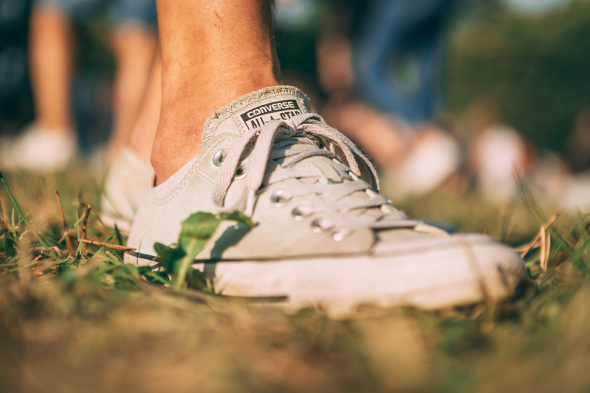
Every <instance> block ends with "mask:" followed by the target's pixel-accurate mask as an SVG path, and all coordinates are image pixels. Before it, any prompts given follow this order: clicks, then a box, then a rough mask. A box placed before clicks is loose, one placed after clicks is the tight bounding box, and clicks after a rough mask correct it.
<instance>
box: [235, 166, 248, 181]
mask: <svg viewBox="0 0 590 393" xmlns="http://www.w3.org/2000/svg"><path fill="white" fill-rule="evenodd" d="M247 173H248V171H245V170H244V169H243V168H242V167H241V166H239V167H238V169H236V174H235V175H234V179H235V180H241V179H243V178H245V177H246V174H247Z"/></svg>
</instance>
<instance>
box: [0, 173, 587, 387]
mask: <svg viewBox="0 0 590 393" xmlns="http://www.w3.org/2000/svg"><path fill="white" fill-rule="evenodd" d="M89 173H90V171H89V170H88V169H86V168H84V166H83V165H76V166H73V167H72V170H71V171H70V172H69V173H68V174H67V175H66V174H62V175H54V176H33V175H23V174H13V175H11V176H7V177H6V181H7V183H8V185H9V186H10V189H11V190H12V193H13V194H14V198H15V200H16V201H17V203H18V204H19V206H20V208H21V210H22V215H21V214H20V213H19V212H18V210H17V209H16V208H15V207H14V205H13V203H12V201H11V200H10V197H9V195H8V194H7V192H6V190H5V189H4V188H0V203H1V208H2V210H1V211H0V391H2V392H161V391H167V392H195V391H201V392H473V391H477V392H487V391H489V392H498V391H502V392H512V391H514V392H516V391H518V392H533V391H534V392H555V391H560V392H582V391H588V390H590V373H588V372H587V370H588V367H589V366H590V334H589V333H590V285H589V284H590V283H589V282H588V269H589V268H590V254H589V247H590V241H589V240H588V239H589V238H590V231H589V229H588V228H589V227H588V225H589V224H588V220H587V218H586V217H584V216H567V215H562V216H561V217H559V218H558V219H557V220H556V221H555V223H554V224H553V225H551V226H547V225H546V224H547V222H548V221H549V220H550V216H551V215H552V214H553V213H554V212H553V211H546V212H544V211H542V210H541V209H539V208H538V207H536V205H535V204H534V201H533V200H532V197H531V196H530V195H529V194H528V193H526V192H525V202H524V203H523V202H517V203H515V204H513V205H510V206H504V207H500V208H497V207H492V206H488V205H486V204H484V203H483V202H482V201H481V200H480V199H479V198H478V197H477V196H475V195H471V194H468V195H464V196H458V195H455V194H453V193H452V192H451V191H448V190H447V191H445V190H440V191H438V192H437V193H436V194H435V195H431V196H428V197H423V198H415V199H413V200H412V201H409V202H407V203H405V204H402V206H401V207H402V208H404V209H405V210H406V211H407V212H408V213H409V214H410V215H411V216H413V217H419V218H422V219H427V220H429V221H432V222H438V223H443V224H445V225H447V226H450V227H452V228H455V229H457V230H462V231H463V230H468V231H478V232H487V233H488V234H490V235H491V236H493V237H496V238H498V239H501V240H503V241H505V242H507V243H509V244H511V245H513V246H521V245H523V244H524V245H526V244H527V243H530V242H531V241H532V240H534V238H535V237H536V235H540V236H538V238H539V239H540V240H539V241H538V242H536V244H532V245H533V246H535V247H534V248H533V249H532V250H531V251H530V252H528V254H527V255H526V262H527V266H528V267H529V278H528V279H527V280H525V281H524V282H523V283H522V285H521V286H520V287H519V288H518V290H517V293H516V294H515V295H514V297H513V298H511V299H508V300H507V301H505V302H502V303H501V304H478V305H473V306H469V307H461V308H455V309H448V310H441V311H438V312H421V311H418V310H415V309H411V308H394V309H378V308H368V307H366V308H363V309H361V310H359V314H358V315H357V316H356V317H355V318H351V319H344V320H331V319H328V318H326V317H325V316H324V315H322V314H321V313H319V312H317V311H314V310H302V311H300V312H298V313H296V314H287V313H285V312H283V311H281V310H279V309H276V308H272V307H260V306H259V305H256V304H248V303H245V302H240V301H236V300H229V299H225V298H222V297H218V296H214V295H212V294H209V293H207V286H203V287H201V288H202V290H194V289H189V288H186V286H187V285H186V284H187V283H184V284H183V283H178V282H175V283H174V285H173V286H176V287H179V289H171V288H170V285H169V286H163V285H161V283H162V282H164V283H168V282H167V281H166V280H167V277H164V276H165V275H163V276H159V277H156V276H150V275H149V274H147V273H146V272H145V271H140V270H138V269H135V268H133V267H131V266H128V265H124V264H123V263H122V259H121V257H122V251H121V250H119V249H117V248H121V247H115V248H111V247H106V246H104V245H102V244H104V243H109V244H114V245H121V244H124V238H122V237H121V235H120V234H119V233H117V232H115V231H113V230H111V229H107V228H105V227H104V226H103V225H102V224H101V222H100V220H99V218H98V215H97V214H96V213H97V208H98V202H99V196H100V188H99V181H98V180H96V179H94V178H92V177H91V176H90V175H89ZM55 190H57V191H58V192H59V195H60V197H59V201H60V202H61V204H62V207H63V209H62V210H63V215H64V220H63V221H62V218H61V212H60V208H59V207H58V199H57V198H56V193H55ZM525 191H526V190H525ZM88 206H90V209H89V208H88ZM23 216H26V219H27V221H28V222H29V224H28V225H27V223H26V222H25V220H24V217H23ZM64 221H65V223H66V224H65V226H66V230H65V231H64V224H63V222H64ZM64 232H67V233H68V236H66V235H65V234H64ZM66 239H69V244H68V241H67V240H66ZM80 239H86V240H87V241H93V242H95V244H98V245H93V244H87V243H83V242H80V241H79V240H80ZM542 239H544V240H542ZM43 243H45V246H43ZM543 247H544V249H543V251H541V248H543ZM521 249H523V248H521ZM193 251H194V250H193ZM171 269H172V268H171ZM176 272H177V273H178V270H176ZM142 275H144V277H147V281H146V280H144V279H142ZM148 281H151V282H148ZM188 284H190V283H188Z"/></svg>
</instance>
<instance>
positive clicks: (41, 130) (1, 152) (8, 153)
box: [0, 0, 157, 171]
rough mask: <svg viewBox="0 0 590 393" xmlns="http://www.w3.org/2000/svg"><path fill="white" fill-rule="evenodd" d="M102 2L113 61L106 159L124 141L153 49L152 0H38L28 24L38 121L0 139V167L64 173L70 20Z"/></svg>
mask: <svg viewBox="0 0 590 393" xmlns="http://www.w3.org/2000/svg"><path fill="white" fill-rule="evenodd" d="M100 3H104V4H102V5H106V6H107V7H108V10H109V16H110V21H111V23H112V35H111V42H112V47H113V51H114V55H115V59H116V62H117V73H116V77H115V86H114V124H113V127H112V135H111V140H110V147H109V156H110V160H112V159H114V157H116V156H117V155H118V154H119V153H120V151H121V149H122V147H123V146H124V145H125V144H126V143H127V142H128V140H129V137H130V134H131V131H132V128H133V125H134V124H135V122H136V120H137V117H138V113H139V110H140V105H141V102H142V99H143V95H144V91H145V86H146V83H147V80H148V76H149V72H150V69H151V67H152V63H153V59H154V54H155V52H156V48H157V33H156V27H157V26H156V25H157V19H156V18H157V15H156V8H155V0H108V1H103V0H36V1H34V4H33V8H32V15H31V22H30V70H31V81H32V86H33V95H34V101H35V112H36V118H35V121H34V123H32V124H31V125H30V126H29V127H28V128H27V129H25V130H23V132H22V133H21V134H20V135H17V136H15V137H11V138H4V139H3V140H1V141H0V168H3V169H26V170H33V171H54V170H63V169H65V168H66V166H67V164H68V163H69V162H70V160H71V159H72V157H73V156H74V155H75V153H76V151H77V132H76V129H75V124H74V121H73V117H72V113H71V109H70V107H71V80H72V73H73V56H74V40H75V37H74V36H73V26H72V24H73V23H72V22H73V18H76V17H79V16H81V15H84V14H89V13H91V12H93V11H94V10H95V8H96V7H97V6H99V5H101V4H100Z"/></svg>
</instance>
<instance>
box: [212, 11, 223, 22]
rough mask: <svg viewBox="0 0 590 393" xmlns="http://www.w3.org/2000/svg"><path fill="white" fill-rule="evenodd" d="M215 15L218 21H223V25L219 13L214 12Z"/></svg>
mask: <svg viewBox="0 0 590 393" xmlns="http://www.w3.org/2000/svg"><path fill="white" fill-rule="evenodd" d="M213 13H214V14H215V16H216V17H217V19H219V20H220V21H221V23H223V19H221V16H219V14H218V13H217V11H213Z"/></svg>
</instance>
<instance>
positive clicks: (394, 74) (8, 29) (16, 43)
mask: <svg viewBox="0 0 590 393" xmlns="http://www.w3.org/2000/svg"><path fill="white" fill-rule="evenodd" d="M31 8H32V6H31V4H30V1H29V0H0V134H1V135H4V136H6V135H18V134H19V133H20V132H21V131H22V130H23V129H25V127H26V126H27V125H28V124H31V123H32V122H33V121H34V120H35V106H34V99H33V93H32V89H31V82H30V73H29V65H28V64H29V63H28V60H27V58H28V54H29V53H30V50H29V49H30V48H29V47H28V43H29V42H30V40H29V22H30V14H31ZM71 23H72V26H73V27H72V29H73V32H74V33H73V36H74V37H75V40H73V41H72V46H73V48H74V51H73V53H74V67H73V68H72V75H71V78H72V84H71V97H72V99H71V101H72V102H71V103H70V104H69V105H70V107H71V112H72V114H73V115H72V116H73V118H74V121H75V127H76V130H77V133H78V141H77V143H78V146H79V150H80V152H81V153H82V155H83V156H85V157H87V158H89V159H91V160H92V159H93V157H94V156H96V155H97V153H96V152H98V151H100V150H101V148H102V147H103V146H104V145H105V144H106V143H107V142H108V140H109V135H110V134H111V129H112V124H113V113H114V111H116V108H114V104H113V99H112V97H113V81H114V79H115V76H116V70H117V62H116V61H115V56H114V55H113V44H112V41H111V39H110V38H109V28H110V26H109V16H108V15H107V12H105V10H104V9H101V7H92V8H88V10H86V11H85V12H82V13H78V14H76V15H74V16H72V18H71ZM276 28H277V32H276V40H277V44H278V54H279V58H280V60H281V66H282V68H283V72H284V78H285V83H287V84H293V85H296V86H298V87H301V88H302V89H303V90H304V91H305V92H306V93H307V94H308V95H309V96H310V98H311V100H312V104H313V106H314V108H315V110H317V111H318V112H319V113H320V114H322V115H323V116H324V117H325V119H326V121H327V122H328V123H329V124H331V125H332V126H334V127H336V128H338V129H339V130H340V131H342V132H343V133H345V134H346V135H347V136H349V137H350V138H351V139H353V140H354V141H355V142H356V143H358V144H359V145H360V146H361V148H362V149H364V150H365V151H366V152H367V153H368V154H369V155H370V156H371V157H372V158H373V159H374V161H375V163H376V165H377V166H378V167H379V170H380V172H381V177H382V179H383V189H384V192H385V193H386V194H387V195H388V196H390V197H391V198H392V199H398V200H401V199H407V198H408V197H410V196H412V195H418V194H427V193H430V192H433V191H434V190H438V189H441V188H444V189H448V190H451V192H454V193H466V192H471V191H475V192H479V193H481V195H482V196H483V197H485V198H486V199H488V200H489V201H490V202H491V203H496V204H503V203H506V202H510V201H512V200H513V199H514V198H517V197H518V194H519V186H518V184H517V181H516V180H515V173H518V174H519V175H520V176H521V177H522V178H523V179H526V180H527V182H528V183H529V184H530V186H531V188H532V189H533V191H534V192H535V193H536V195H537V196H538V198H539V200H540V201H541V202H544V203H547V204H551V205H558V206H560V207H564V208H566V209H572V210H575V209H582V210H584V209H590V172H589V169H590V1H587V0H370V1H360V0H277V6H276Z"/></svg>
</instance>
